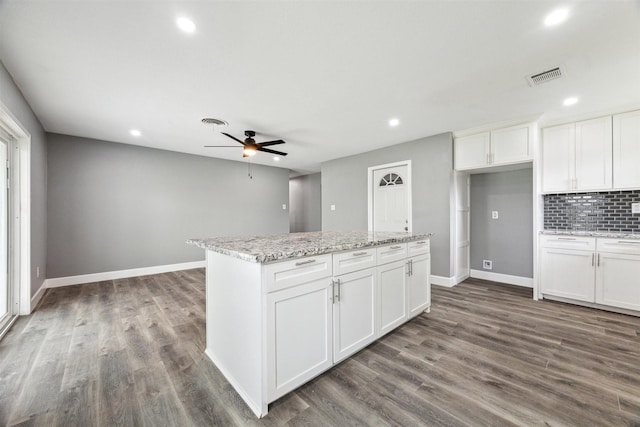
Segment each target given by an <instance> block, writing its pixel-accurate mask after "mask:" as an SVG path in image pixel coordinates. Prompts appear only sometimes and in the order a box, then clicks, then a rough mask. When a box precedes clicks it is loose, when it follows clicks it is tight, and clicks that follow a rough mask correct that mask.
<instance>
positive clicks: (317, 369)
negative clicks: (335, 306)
mask: <svg viewBox="0 0 640 427" xmlns="http://www.w3.org/2000/svg"><path fill="white" fill-rule="evenodd" d="M331 293H332V286H331V279H330V278H328V277H327V278H324V279H320V280H316V281H313V282H310V283H306V284H303V285H299V286H294V287H291V288H288V289H284V290H281V291H277V292H272V293H269V294H267V364H268V369H267V372H268V378H267V384H268V391H267V396H268V400H269V401H270V402H272V401H274V400H275V399H277V398H279V397H280V396H283V395H284V394H286V393H288V392H290V391H291V390H293V389H295V388H297V387H299V386H300V385H302V384H304V383H306V382H307V381H308V380H310V379H311V378H313V377H315V376H316V375H318V374H319V373H321V372H323V371H324V370H326V369H328V368H329V367H330V366H331V365H332V364H333V354H332V351H331V348H332V346H331V332H332V314H331V311H332V301H331V299H332V294H331Z"/></svg>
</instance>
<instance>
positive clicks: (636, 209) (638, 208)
mask: <svg viewBox="0 0 640 427" xmlns="http://www.w3.org/2000/svg"><path fill="white" fill-rule="evenodd" d="M631 213H637V214H640V203H631Z"/></svg>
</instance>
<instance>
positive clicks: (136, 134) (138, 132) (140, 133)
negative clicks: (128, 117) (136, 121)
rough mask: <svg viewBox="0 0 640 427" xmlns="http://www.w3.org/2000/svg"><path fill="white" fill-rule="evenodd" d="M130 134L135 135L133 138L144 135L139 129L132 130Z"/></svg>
mask: <svg viewBox="0 0 640 427" xmlns="http://www.w3.org/2000/svg"><path fill="white" fill-rule="evenodd" d="M129 133H130V134H131V135H133V136H140V135H142V132H140V131H139V130H138V129H131V130H130V131H129Z"/></svg>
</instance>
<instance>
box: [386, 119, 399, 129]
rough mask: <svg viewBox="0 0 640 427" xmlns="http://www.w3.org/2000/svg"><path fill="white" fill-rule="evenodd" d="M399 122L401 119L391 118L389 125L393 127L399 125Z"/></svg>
mask: <svg viewBox="0 0 640 427" xmlns="http://www.w3.org/2000/svg"><path fill="white" fill-rule="evenodd" d="M399 124H400V120H398V119H391V120H389V126H391V127H396V126H398V125H399Z"/></svg>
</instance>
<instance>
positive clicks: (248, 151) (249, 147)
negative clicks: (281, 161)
mask: <svg viewBox="0 0 640 427" xmlns="http://www.w3.org/2000/svg"><path fill="white" fill-rule="evenodd" d="M221 133H222V134H223V135H224V136H228V137H229V138H231V139H233V140H234V141H237V142H239V143H240V144H242V145H243V151H242V157H251V156H254V155H255V154H256V153H257V152H258V151H264V152H265V153H271V154H276V155H278V156H286V155H287V153H283V152H282V151H276V150H270V149H268V148H264V147H269V146H271V145H278V144H284V143H285V142H284V141H283V140H281V139H278V140H276V141H267V142H256V141H255V139H253V137H254V136H256V133H255V132H254V131H252V130H245V131H244V134H245V136H246V138H245V140H244V141H241V140H239V139H238V138H236V137H235V136H233V135H229V134H228V133H225V132H221ZM205 147H227V148H229V147H231V148H235V147H234V146H232V145H205Z"/></svg>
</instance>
